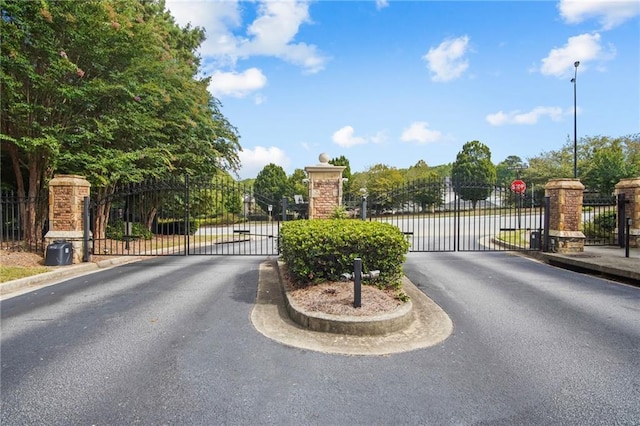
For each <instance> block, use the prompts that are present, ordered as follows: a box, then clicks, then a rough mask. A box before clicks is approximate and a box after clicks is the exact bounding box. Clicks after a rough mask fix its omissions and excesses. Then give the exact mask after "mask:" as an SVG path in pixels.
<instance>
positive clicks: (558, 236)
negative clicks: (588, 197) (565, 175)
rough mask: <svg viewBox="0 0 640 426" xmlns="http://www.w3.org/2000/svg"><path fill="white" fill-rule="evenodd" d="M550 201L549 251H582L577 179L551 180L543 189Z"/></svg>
mask: <svg viewBox="0 0 640 426" xmlns="http://www.w3.org/2000/svg"><path fill="white" fill-rule="evenodd" d="M544 190H545V196H547V197H549V200H550V204H551V205H550V212H549V249H551V250H552V251H556V252H558V253H579V252H583V251H584V240H585V236H584V234H583V233H582V231H581V228H582V193H583V191H584V185H583V184H582V183H581V182H580V180H578V179H552V180H550V181H549V182H548V183H547V184H546V185H545V187H544Z"/></svg>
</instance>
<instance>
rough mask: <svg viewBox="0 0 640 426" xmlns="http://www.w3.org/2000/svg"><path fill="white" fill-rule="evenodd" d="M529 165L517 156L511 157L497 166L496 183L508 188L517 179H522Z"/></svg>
mask: <svg viewBox="0 0 640 426" xmlns="http://www.w3.org/2000/svg"><path fill="white" fill-rule="evenodd" d="M526 168H527V165H526V164H525V163H524V162H523V161H522V159H521V158H520V157H518V156H517V155H510V156H508V157H507V158H505V159H504V160H503V161H501V162H500V163H498V164H497V165H496V182H497V183H498V185H504V186H508V185H510V184H511V182H513V181H514V180H515V179H520V178H521V177H522V171H523V170H525V169H526Z"/></svg>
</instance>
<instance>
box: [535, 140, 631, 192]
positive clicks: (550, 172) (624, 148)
mask: <svg viewBox="0 0 640 426" xmlns="http://www.w3.org/2000/svg"><path fill="white" fill-rule="evenodd" d="M621 152H622V154H621ZM528 161H529V168H528V169H526V170H525V171H524V172H523V175H524V177H525V178H526V179H527V183H529V182H531V183H532V184H535V185H536V187H542V186H544V185H545V184H546V183H547V182H548V181H549V180H550V179H556V178H567V177H573V141H572V140H570V139H568V138H567V141H566V143H565V144H564V145H563V146H562V147H561V148H560V149H558V150H554V151H548V152H543V153H541V154H540V155H538V156H536V157H532V158H529V159H528ZM639 174H640V135H638V134H634V135H627V136H620V137H616V138H612V137H609V136H588V137H583V138H581V139H580V140H579V141H578V177H579V178H580V179H581V180H582V181H583V183H584V185H585V186H586V187H588V188H591V189H595V190H599V191H604V192H605V193H611V192H612V191H613V186H612V182H614V181H615V182H614V183H613V185H615V183H617V181H619V180H620V179H622V178H629V177H635V176H638V175H639Z"/></svg>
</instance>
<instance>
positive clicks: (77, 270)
mask: <svg viewBox="0 0 640 426" xmlns="http://www.w3.org/2000/svg"><path fill="white" fill-rule="evenodd" d="M141 259H142V258H141V257H117V258H114V259H107V260H101V261H99V262H87V263H81V264H77V265H66V266H55V267H54V268H55V270H53V271H50V272H45V273H43V274H37V275H32V276H30V277H24V278H19V279H17V280H12V281H7V282H4V283H0V296H9V295H11V293H17V292H20V291H23V290H27V289H30V288H32V287H38V286H44V285H49V284H54V283H56V282H58V281H61V280H63V279H65V278H70V277H75V276H79V275H85V274H89V273H92V272H96V271H99V270H100V269H106V268H111V267H113V266H118V265H123V264H125V263H132V262H137V261H139V260H141Z"/></svg>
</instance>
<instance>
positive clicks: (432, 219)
mask: <svg viewBox="0 0 640 426" xmlns="http://www.w3.org/2000/svg"><path fill="white" fill-rule="evenodd" d="M364 201H365V202H364V203H363V207H364V206H366V207H365V209H366V217H367V218H368V220H376V221H381V222H387V223H391V224H393V225H395V226H397V227H398V228H400V230H402V232H404V234H405V235H406V236H407V238H408V240H409V242H410V243H411V246H410V249H409V250H410V251H413V252H430V251H507V250H509V251H525V250H541V249H542V236H543V226H544V200H543V199H539V200H538V199H536V198H535V197H534V191H533V189H532V188H529V189H527V190H526V191H525V192H523V193H516V192H514V191H512V190H511V188H510V187H508V186H501V185H487V184H479V183H474V182H452V181H451V180H450V179H436V180H422V181H416V182H412V183H409V184H405V185H401V186H398V187H395V188H394V189H393V190H392V191H388V192H385V193H383V194H371V195H365V198H364ZM363 207H357V206H353V204H352V205H348V206H347V209H348V211H353V212H354V214H353V215H354V216H358V217H359V216H360V215H361V212H362V208H363Z"/></svg>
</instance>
